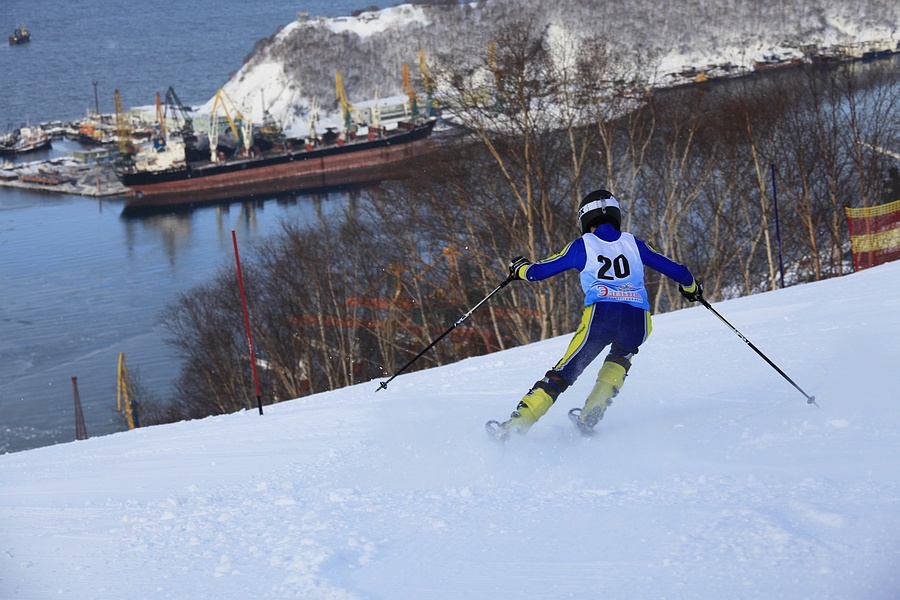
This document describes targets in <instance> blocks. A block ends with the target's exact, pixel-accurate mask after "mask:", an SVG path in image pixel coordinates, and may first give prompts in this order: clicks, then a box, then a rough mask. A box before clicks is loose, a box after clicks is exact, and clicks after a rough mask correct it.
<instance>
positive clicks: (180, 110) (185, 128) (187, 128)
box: [165, 85, 194, 142]
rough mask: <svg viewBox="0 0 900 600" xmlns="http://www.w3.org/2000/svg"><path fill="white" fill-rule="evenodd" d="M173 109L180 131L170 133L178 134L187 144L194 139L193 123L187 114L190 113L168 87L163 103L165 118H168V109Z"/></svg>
mask: <svg viewBox="0 0 900 600" xmlns="http://www.w3.org/2000/svg"><path fill="white" fill-rule="evenodd" d="M170 106H171V107H172V108H173V112H175V113H176V121H177V120H178V119H180V127H181V130H180V132H179V131H177V130H176V131H173V132H172V133H180V134H181V138H182V139H183V140H185V142H187V141H188V140H190V139H193V137H194V121H193V119H191V116H190V115H189V114H188V113H189V112H190V111H189V109H188V108H186V107H185V106H184V104H182V103H181V99H180V98H179V97H178V94H176V93H175V89H174V88H173V87H172V86H171V85H170V86H169V89H168V90H166V102H165V116H166V117H168V113H169V107H170Z"/></svg>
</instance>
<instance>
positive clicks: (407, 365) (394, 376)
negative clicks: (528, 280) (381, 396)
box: [375, 275, 513, 392]
mask: <svg viewBox="0 0 900 600" xmlns="http://www.w3.org/2000/svg"><path fill="white" fill-rule="evenodd" d="M512 280H513V276H512V275H510V276H509V277H507V278H506V280H505V281H504V282H503V283H501V284H500V285H498V286H497V287H495V288H494V290H493V291H492V292H491V293H490V294H488V295H487V296H485V297H484V299H482V300H481V302H479V303H478V304H476V305H475V306H473V307H472V308H471V309H469V312H467V313H466V314H464V315H463V316H462V317H460V318H459V320H458V321H456V323H454V324H453V325H451V326H450V327H449V328H448V329H447V330H446V331H445V332H444V333H442V334H441V335H439V336H438V337H437V338H435V340H434V341H433V342H431V343H430V344H428V346H427V347H425V349H424V350H422V351H421V352H419V353H418V354H416V356H415V357H414V358H413V359H412V360H411V361H409V362H408V363H406V364H405V365H403V367H401V369H400V370H399V371H397V372H396V373H394V374H393V375H392V376H391V378H390V379H388V380H387V381H382V382H381V383H380V384H379V385H378V389H377V390H375V391H376V392H377V391H379V390H386V389H387V386H388V384H389V383H390V382H392V381H393V380H394V378H396V377H397V376H398V375H400V373H402V372H403V371H405V370H406V369H408V368H409V367H410V366H411V365H412V364H413V363H414V362H416V361H417V360H419V359H420V358H422V355H423V354H425V353H426V352H428V351H429V350H431V349H432V348H433V347H434V346H435V344H437V343H438V342H440V341H441V340H442V339H444V337H446V335H447V334H448V333H450V332H451V331H453V330H454V329H456V328H457V327H458V326H459V324H460V323H462V322H463V321H465V320H466V319H468V318H469V317H470V316H471V315H472V313H473V312H475V311H476V310H478V307H479V306H481V305H482V304H484V303H485V302H487V301H488V300H490V299H491V296H493V295H494V294H496V293H497V292H499V291H500V290H502V289H503V288H504V287H506V286H507V285H508V284H509V282H510V281H512Z"/></svg>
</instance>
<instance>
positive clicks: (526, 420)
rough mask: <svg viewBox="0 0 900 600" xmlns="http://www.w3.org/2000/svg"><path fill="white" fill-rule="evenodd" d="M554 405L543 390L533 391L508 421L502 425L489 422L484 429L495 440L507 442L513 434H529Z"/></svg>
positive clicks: (536, 389)
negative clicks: (532, 427)
mask: <svg viewBox="0 0 900 600" xmlns="http://www.w3.org/2000/svg"><path fill="white" fill-rule="evenodd" d="M552 404H553V398H552V397H551V396H550V394H548V393H547V392H546V391H544V390H543V389H541V388H535V389H532V390H531V391H529V392H528V393H527V394H526V395H525V397H524V398H522V401H521V402H519V405H518V406H517V407H516V410H514V411H513V412H512V414H511V415H509V419H508V420H506V421H504V422H502V423H501V422H499V421H488V422H487V423H485V425H484V428H485V430H487V432H488V435H490V436H491V437H492V438H493V439H495V440H497V441H498V442H505V441H506V440H508V439H509V434H510V433H511V432H516V433H518V434H521V435H524V434H525V433H527V432H528V430H529V429H531V426H532V425H534V424H535V423H537V421H538V419H540V418H541V417H543V416H544V415H545V414H546V413H547V410H549V408H550V406H551V405H552Z"/></svg>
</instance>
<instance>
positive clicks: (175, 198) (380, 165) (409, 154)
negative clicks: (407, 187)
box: [122, 122, 434, 210]
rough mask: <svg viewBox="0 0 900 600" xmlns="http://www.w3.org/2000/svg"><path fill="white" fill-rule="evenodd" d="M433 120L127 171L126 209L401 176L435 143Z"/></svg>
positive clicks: (124, 182)
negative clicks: (370, 134) (344, 138)
mask: <svg viewBox="0 0 900 600" xmlns="http://www.w3.org/2000/svg"><path fill="white" fill-rule="evenodd" d="M433 128H434V123H433V122H428V123H425V124H422V125H418V126H416V127H413V128H411V129H409V130H408V131H402V132H400V133H394V134H393V135H388V136H386V137H383V138H376V139H373V140H363V141H357V142H353V143H348V144H345V145H332V146H327V147H320V148H316V149H313V150H297V151H286V152H281V153H277V154H269V155H262V156H257V157H252V158H242V159H232V160H227V161H222V162H219V163H205V164H196V163H195V164H192V165H188V166H187V167H185V168H181V169H177V170H170V171H157V172H140V173H131V174H124V175H123V176H122V183H123V184H124V185H125V186H126V187H127V188H128V191H127V202H126V208H128V209H129V210H135V209H142V208H154V209H159V208H164V207H177V206H188V205H197V204H208V203H213V202H217V201H223V200H233V199H238V198H250V197H255V196H260V195H279V194H285V193H289V192H294V191H304V190H313V189H329V188H339V187H344V186H350V185H358V184H363V183H371V182H377V181H381V180H385V179H390V178H393V177H396V176H398V174H399V172H400V171H401V167H403V166H404V164H407V163H409V162H410V161H412V160H414V159H416V158H417V157H419V156H421V155H422V154H424V153H426V152H428V151H429V150H430V149H432V148H433V146H434V142H433V141H432V140H431V139H430V134H431V131H432V129H433Z"/></svg>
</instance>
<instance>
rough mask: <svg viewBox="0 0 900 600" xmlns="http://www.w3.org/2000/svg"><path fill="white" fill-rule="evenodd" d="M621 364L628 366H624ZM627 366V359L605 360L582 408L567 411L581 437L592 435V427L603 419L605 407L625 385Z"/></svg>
mask: <svg viewBox="0 0 900 600" xmlns="http://www.w3.org/2000/svg"><path fill="white" fill-rule="evenodd" d="M622 362H624V363H626V364H627V365H628V366H624V365H623V364H621V363H622ZM629 366H631V364H630V363H628V361H627V359H616V358H615V357H613V358H607V359H606V361H605V362H604V363H603V367H601V369H600V372H599V373H598V374H597V382H596V383H595V384H594V389H592V390H591V393H590V394H588V397H587V400H586V401H585V403H584V408H573V409H572V410H570V411H569V418H570V419H571V420H572V422H573V423H575V426H576V427H578V430H579V431H580V432H581V433H582V434H583V435H586V436H590V435H593V433H594V427H595V426H596V425H597V423H599V422H600V419H602V418H603V415H604V414H605V413H606V409H607V407H609V405H610V404H612V399H613V398H614V397H615V396H616V395H617V394H618V393H619V390H620V389H621V388H622V385H623V384H624V383H625V375H626V374H627V373H628V367H629Z"/></svg>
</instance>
